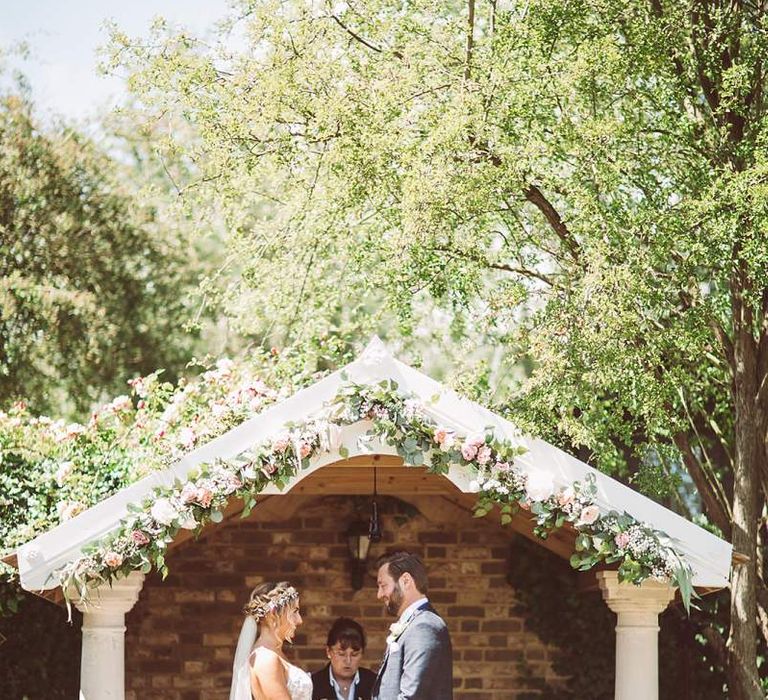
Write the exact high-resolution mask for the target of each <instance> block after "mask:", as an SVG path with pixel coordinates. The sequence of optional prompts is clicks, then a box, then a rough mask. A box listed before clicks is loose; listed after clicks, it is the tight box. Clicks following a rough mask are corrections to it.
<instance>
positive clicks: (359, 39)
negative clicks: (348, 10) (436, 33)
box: [331, 15, 403, 58]
mask: <svg viewBox="0 0 768 700" xmlns="http://www.w3.org/2000/svg"><path fill="white" fill-rule="evenodd" d="M331 19H332V20H333V21H334V22H336V24H338V25H339V26H340V27H341V28H342V29H343V30H344V31H345V32H346V33H347V34H349V35H350V36H351V37H352V38H353V39H354V40H355V41H357V42H358V43H360V44H362V45H363V46H365V47H366V48H369V49H371V51H375V52H376V53H382V54H383V53H384V49H381V48H379V47H378V46H374V45H373V44H372V43H371V42H370V41H366V40H365V39H363V37H361V36H360V35H359V34H357V33H355V32H353V31H352V30H351V29H350V28H349V27H348V26H347V25H346V24H344V22H342V21H341V20H340V19H339V18H338V17H337V16H336V15H331ZM392 55H393V56H396V57H397V58H402V57H403V54H401V53H400V52H399V51H393V52H392Z"/></svg>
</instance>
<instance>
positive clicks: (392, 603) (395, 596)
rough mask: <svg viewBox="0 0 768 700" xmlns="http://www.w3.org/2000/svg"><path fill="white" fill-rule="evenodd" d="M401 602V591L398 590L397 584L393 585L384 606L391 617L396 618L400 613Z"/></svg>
mask: <svg viewBox="0 0 768 700" xmlns="http://www.w3.org/2000/svg"><path fill="white" fill-rule="evenodd" d="M402 602H403V589H402V588H400V584H399V583H395V587H394V588H393V589H392V595H390V596H389V600H388V601H387V604H386V605H385V606H384V607H385V608H386V611H387V612H388V613H389V614H390V615H392V617H397V615H398V613H399V611H400V605H401V604H402Z"/></svg>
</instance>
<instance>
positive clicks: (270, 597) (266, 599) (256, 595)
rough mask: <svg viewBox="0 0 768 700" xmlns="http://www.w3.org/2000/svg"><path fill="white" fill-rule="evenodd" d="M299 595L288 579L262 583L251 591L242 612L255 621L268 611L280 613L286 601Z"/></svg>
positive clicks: (292, 599)
mask: <svg viewBox="0 0 768 700" xmlns="http://www.w3.org/2000/svg"><path fill="white" fill-rule="evenodd" d="M298 597H299V592H298V591H297V590H296V589H295V588H294V587H293V586H292V585H291V584H290V583H288V581H280V582H279V583H272V582H268V583H262V584H261V585H259V586H256V588H254V589H253V590H252V591H251V597H250V600H249V601H248V603H246V605H245V607H244V608H243V613H244V614H245V615H248V616H250V617H253V618H255V619H256V621H257V622H259V621H260V620H262V619H263V618H265V617H266V616H267V615H269V613H272V612H273V613H276V614H278V615H279V614H280V613H281V612H282V610H283V608H285V606H286V605H288V603H291V602H293V601H294V600H296V599H297V598H298Z"/></svg>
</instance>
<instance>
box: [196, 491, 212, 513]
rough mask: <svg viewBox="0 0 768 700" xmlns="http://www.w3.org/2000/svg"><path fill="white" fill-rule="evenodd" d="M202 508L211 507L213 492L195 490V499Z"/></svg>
mask: <svg viewBox="0 0 768 700" xmlns="http://www.w3.org/2000/svg"><path fill="white" fill-rule="evenodd" d="M195 500H196V501H197V502H198V503H199V504H200V505H201V506H202V507H203V508H207V507H208V506H209V505H211V501H212V500H213V492H212V491H211V490H210V489H206V488H200V489H198V490H197V497H196V499H195Z"/></svg>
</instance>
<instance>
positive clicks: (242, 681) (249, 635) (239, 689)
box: [229, 617, 312, 700]
mask: <svg viewBox="0 0 768 700" xmlns="http://www.w3.org/2000/svg"><path fill="white" fill-rule="evenodd" d="M256 633H257V625H256V622H255V620H254V619H253V618H252V617H246V618H245V621H244V622H243V627H242V629H241V630H240V638H239V639H238V640H237V649H236V650H235V661H234V663H233V664H232V688H231V690H230V691H229V700H253V696H252V695H251V673H250V670H251V656H252V655H253V654H256V653H259V649H262V650H263V652H266V653H269V654H274V653H275V652H273V651H269V650H268V649H264V647H259V648H256V649H254V648H253V643H254V642H255V641H256ZM280 661H281V663H282V664H283V666H284V668H285V672H286V674H287V676H288V679H287V683H286V686H287V688H288V694H289V695H290V696H291V700H312V676H310V675H309V674H308V673H307V672H306V671H302V670H301V669H300V668H299V667H298V666H294V665H293V664H289V663H288V662H287V661H286V660H285V659H282V658H281V659H280Z"/></svg>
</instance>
